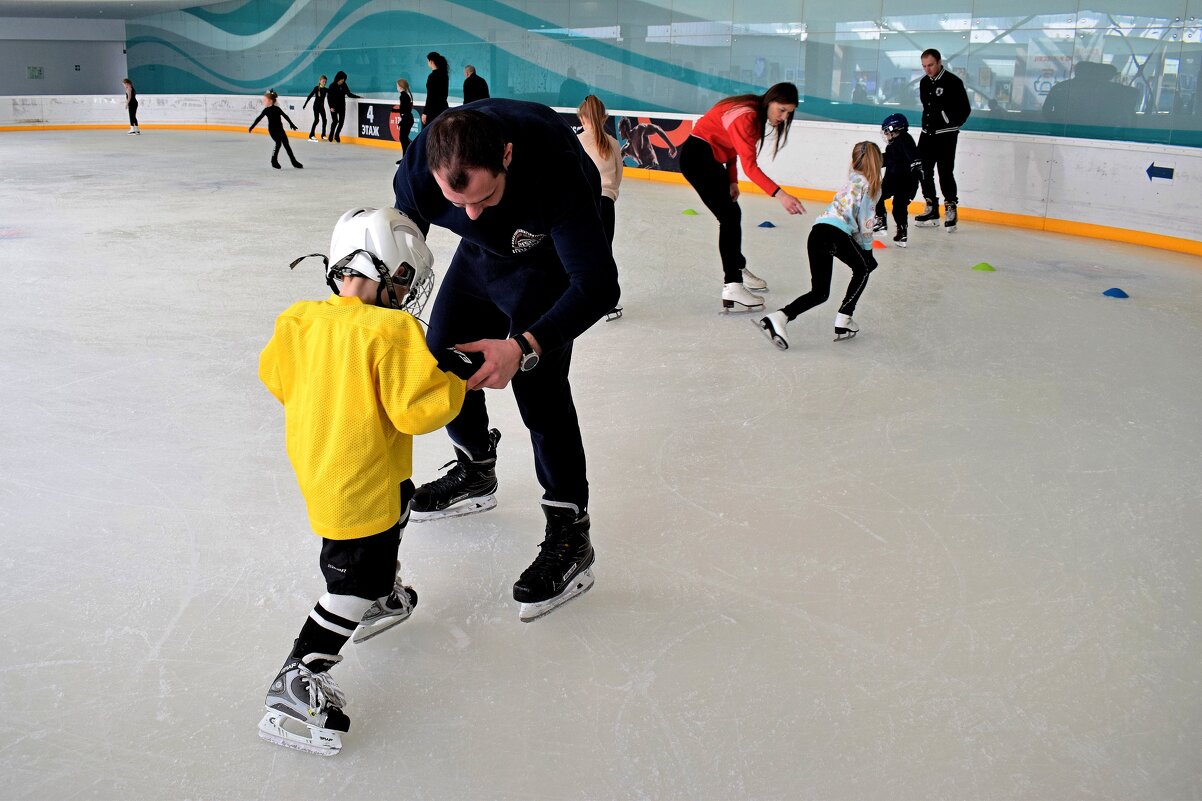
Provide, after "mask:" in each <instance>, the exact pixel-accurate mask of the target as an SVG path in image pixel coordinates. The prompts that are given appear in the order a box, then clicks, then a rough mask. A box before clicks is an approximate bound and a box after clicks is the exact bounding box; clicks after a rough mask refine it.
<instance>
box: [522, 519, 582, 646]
mask: <svg viewBox="0 0 1202 801" xmlns="http://www.w3.org/2000/svg"><path fill="white" fill-rule="evenodd" d="M543 513H544V514H545V515H546V516H547V530H546V536H545V537H544V538H543V541H542V543H541V544H540V545H539V553H538V557H537V558H535V560H534V562H533V563H532V564H531V565H530V567H528V568H526V570H525V571H524V572H523V573H522V576H521V578H519V579H518V580H517V583H515V584H514V585H513V599H514V600H515V601H517V602H519V603H520V604H521V605H522V609H521V612H520V613H519V617H520V618H521V620H522V622H523V623H529V622H530V621H531V620H536V619H537V618H540V617H542V616H543V615H545V614H547V613H548V612H551V611H552V610H554V609H556V608H557V607H559V606H562V605H563V604H565V603H567V602H568V601H570V600H572V599H573V598H575V597H576V596H577V595H581V594H583V593H585V592H588V590H589V588H591V587H592V586H593V569H592V568H593V561H594V560H595V556H594V554H593V546H592V543H591V542H589V518H588V513H587V512H577V510H576V507H575V506H573V505H570V504H569V505H566V506H550V505H548V504H543Z"/></svg>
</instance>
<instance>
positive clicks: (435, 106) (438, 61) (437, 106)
mask: <svg viewBox="0 0 1202 801" xmlns="http://www.w3.org/2000/svg"><path fill="white" fill-rule="evenodd" d="M426 63H427V64H429V65H430V74H429V75H427V76H426V105H424V106H422V125H429V124H430V123H432V122H434V118H435V117H437V116H438V115H439V114H441V113H443V112H444V111H446V110H447V94H448V93H449V92H450V91H451V83H450V81H451V77H450V75H449V74H448V73H447V70H448V69H450V66H449V65H448V64H447V60H446V58H445V57H444V56H443V55H442V54H441V53H438V52H436V51H431V52H429V53H426Z"/></svg>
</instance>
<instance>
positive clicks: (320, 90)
mask: <svg viewBox="0 0 1202 801" xmlns="http://www.w3.org/2000/svg"><path fill="white" fill-rule="evenodd" d="M328 91H329V89H327V88H326V76H324V75H322V76H321V77H320V78H318V79H317V86H314V87H313V91H312V92H310V93H309V96H308V97H306V98H305V104H304V105H303V106H301V108H302V109H303V108H304V107H305V106H307V105H309V101H310V100H312V101H313V127H312V128H310V129H309V141H310V142H316V141H317V140H316V139H314V138H313V135H314V134H315V133H317V121H318V120H321V141H323V142H324V141H325V139H326V93H327V92H328Z"/></svg>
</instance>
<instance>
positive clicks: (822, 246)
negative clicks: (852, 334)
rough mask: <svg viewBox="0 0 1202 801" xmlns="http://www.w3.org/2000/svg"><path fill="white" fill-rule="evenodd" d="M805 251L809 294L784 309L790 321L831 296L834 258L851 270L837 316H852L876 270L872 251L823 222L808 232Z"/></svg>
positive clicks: (849, 235)
mask: <svg viewBox="0 0 1202 801" xmlns="http://www.w3.org/2000/svg"><path fill="white" fill-rule="evenodd" d="M806 251H807V252H808V253H809V256H810V291H809V292H807V293H806V294H804V295H802V296H801V297H799V298H797V300H795V301H793V302H792V303H790V304H789V305H788V306H785V308H784V309H783V311H784V313H785V314H786V315H787V316H788V317H789V319H790V320H792V319H793V318H795V317H797V316H798V315H799V314H802V313H803V312H807V311H809V310H810V309H812V308H814V307H815V306H819V305H821V304H823V303H826V300H827V298H829V297H830V296H831V273H832V271H833V269H834V264H835V259H838V260H839V261H841V262H843V263H844V264H846V265H847V266H848V267H850V268H851V283H849V284H848V285H847V294H846V295H845V296H844V297H843V303H842V304H841V305H840V306H839V313H840V314H846V315H849V316H850V315H851V314H853V313H854V312H855V310H856V303H858V302H859V300H860V295H862V294H864V288H865V287H866V286H868V276H869V274H870V273H871V272H872V271H873V270H875V269H876V267H877V264H876V258H875V257H874V256H873V255H872V251H871V250H864V249H863V248H862V247H860V246H859V245H857V244H856V242H855V240H854V239H852V238H851V234H849V233H846V232H844V231H842V230H840V229H838V228H836V227H835V226H833V225H827V224H826V223H817V224H816V225H815V226H814V227H813V228H811V229H810V238H809V240H808V241H807V242H806Z"/></svg>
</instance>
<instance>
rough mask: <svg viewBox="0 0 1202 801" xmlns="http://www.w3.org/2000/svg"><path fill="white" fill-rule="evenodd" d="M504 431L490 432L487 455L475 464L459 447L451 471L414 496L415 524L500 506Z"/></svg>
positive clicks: (448, 463) (448, 464)
mask: <svg viewBox="0 0 1202 801" xmlns="http://www.w3.org/2000/svg"><path fill="white" fill-rule="evenodd" d="M500 441H501V432H500V431H498V430H497V429H495V428H494V429H492V430H491V431H489V432H488V442H489V448H488V456H487V457H485V458H484V459H480V460H478V461H472V459H471V457H470V456H468V454H467V453H466V452H464V451H463V450H461V449H460V448H458V447H456V448H455V451H456V459H455V461H453V462H447V463H446V464H444V465H443V467H444V468H447V467H450V468H451V469H450V471H449V472H448V473H447V474H446V475H445V476H443V477H442V478H439V479H435V480H434V481H431V482H430V483H429V484H422V485H421V486H420V487H418V488H417V492H415V493H414V494H413V507H412V510H411V511H410V515H409V519H410V520H413V521H414V522H415V523H422V522H425V521H427V520H438V519H440V518H444V517H462V516H463V515H470V514H475V513H476V512H487V511H488V510H489V509H492V508H494V507H496V505H497V495H496V492H497V472H496V466H497V443H498V442H500Z"/></svg>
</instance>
